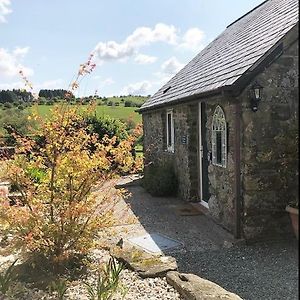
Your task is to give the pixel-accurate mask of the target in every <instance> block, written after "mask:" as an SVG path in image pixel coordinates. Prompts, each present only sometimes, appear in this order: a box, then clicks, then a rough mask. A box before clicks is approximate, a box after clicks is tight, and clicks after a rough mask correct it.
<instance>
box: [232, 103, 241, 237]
mask: <svg viewBox="0 0 300 300" xmlns="http://www.w3.org/2000/svg"><path fill="white" fill-rule="evenodd" d="M234 129H235V132H234V136H235V141H234V143H235V146H234V151H235V155H234V165H235V168H234V172H235V191H234V192H235V197H234V219H235V227H234V238H235V239H240V238H241V153H240V152H241V144H240V142H241V104H240V102H239V101H238V102H237V103H236V104H235V128H234Z"/></svg>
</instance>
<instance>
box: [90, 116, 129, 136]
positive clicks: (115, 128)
mask: <svg viewBox="0 0 300 300" xmlns="http://www.w3.org/2000/svg"><path fill="white" fill-rule="evenodd" d="M86 123H87V125H88V129H89V131H90V132H93V133H97V134H98V136H99V139H102V138H103V137H104V135H105V134H107V135H108V136H109V137H110V138H112V137H113V136H116V137H117V139H118V140H119V141H121V140H125V139H127V138H128V133H127V131H126V124H124V123H123V122H121V121H120V120H118V119H114V118H111V117H109V116H103V117H100V116H96V115H94V116H87V117H86Z"/></svg>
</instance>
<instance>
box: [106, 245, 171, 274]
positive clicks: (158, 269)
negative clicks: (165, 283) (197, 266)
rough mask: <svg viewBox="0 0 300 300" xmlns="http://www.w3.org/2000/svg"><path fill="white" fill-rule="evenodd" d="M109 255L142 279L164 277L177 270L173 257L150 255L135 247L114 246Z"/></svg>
mask: <svg viewBox="0 0 300 300" xmlns="http://www.w3.org/2000/svg"><path fill="white" fill-rule="evenodd" d="M110 254H111V255H112V256H114V257H115V258H116V259H117V260H119V261H121V262H123V263H124V264H125V265H126V266H127V267H128V268H130V269H131V270H133V271H135V272H137V273H138V274H139V275H140V276H141V277H142V278H147V277H150V278H155V277H164V276H165V275H166V274H167V272H169V271H175V270H177V263H176V260H175V258H174V257H171V256H155V255H151V254H148V253H146V252H144V251H141V250H139V249H136V248H135V247H130V248H121V247H118V246H115V247H113V248H112V249H111V250H110Z"/></svg>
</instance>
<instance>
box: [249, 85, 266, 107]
mask: <svg viewBox="0 0 300 300" xmlns="http://www.w3.org/2000/svg"><path fill="white" fill-rule="evenodd" d="M262 89H263V87H262V86H261V85H260V84H259V83H257V82H255V83H254V84H253V85H252V86H251V88H250V101H251V109H252V111H254V112H256V111H257V110H258V104H259V102H260V101H261V96H262Z"/></svg>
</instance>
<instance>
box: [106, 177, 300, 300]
mask: <svg viewBox="0 0 300 300" xmlns="http://www.w3.org/2000/svg"><path fill="white" fill-rule="evenodd" d="M132 179H134V177H131V178H125V179H123V180H122V181H121V182H119V183H120V184H121V185H122V184H125V183H129V184H128V185H127V187H126V189H127V190H128V191H129V192H130V193H131V196H130V197H128V198H127V199H126V200H124V199H122V200H121V201H120V203H119V204H118V206H117V212H116V213H117V214H118V213H121V212H122V216H120V217H119V218H118V222H119V224H117V226H115V227H114V235H111V242H112V243H115V242H116V241H118V239H119V238H121V237H122V238H123V239H124V240H126V239H128V238H131V237H136V236H141V235H144V234H146V233H160V234H163V235H165V236H167V237H170V238H172V239H175V240H177V241H179V242H180V243H181V244H182V245H181V246H180V247H178V248H176V249H172V250H168V251H164V254H165V255H172V256H173V257H175V258H176V260H177V262H178V266H179V271H180V272H185V273H194V274H197V275H199V276H201V277H203V278H205V279H208V280H211V281H213V282H215V283H217V284H219V285H220V286H222V287H224V288H225V289H227V290H229V291H232V292H234V293H236V294H238V295H239V296H240V297H242V298H243V299H251V300H252V299H253V300H258V299H264V300H265V299H298V244H297V242H296V241H294V240H292V241H277V242H269V243H264V244H262V243H257V244H254V245H244V244H233V245H232V244H231V242H232V241H233V238H232V236H231V234H229V233H228V232H227V231H225V230H224V229H222V228H221V227H220V226H218V225H217V224H216V223H214V222H213V221H212V220H211V219H210V218H208V217H206V216H205V215H203V214H199V215H189V216H184V215H182V214H184V211H185V208H187V207H188V206H187V204H185V203H184V202H183V201H181V200H180V199H178V198H161V197H152V196H150V195H149V194H148V193H147V192H145V190H144V189H143V188H142V187H141V186H139V185H138V184H134V183H133V184H132ZM127 205H130V208H129V209H128V210H127V211H126V213H125V214H124V209H125V208H126V207H127Z"/></svg>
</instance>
